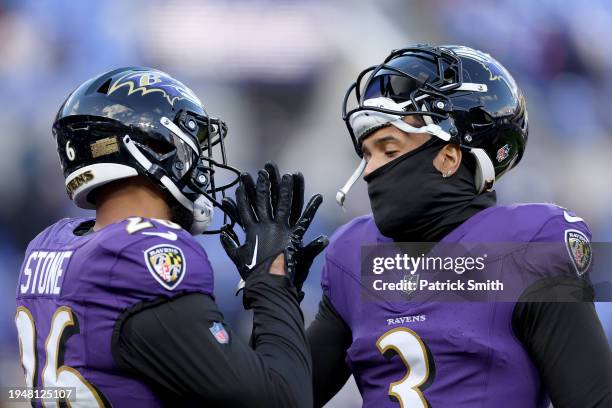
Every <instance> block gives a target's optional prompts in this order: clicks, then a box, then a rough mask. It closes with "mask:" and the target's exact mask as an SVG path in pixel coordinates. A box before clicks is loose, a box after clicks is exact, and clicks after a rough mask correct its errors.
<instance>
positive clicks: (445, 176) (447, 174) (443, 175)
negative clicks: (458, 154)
mask: <svg viewBox="0 0 612 408" xmlns="http://www.w3.org/2000/svg"><path fill="white" fill-rule="evenodd" d="M450 175H451V172H450V171H445V172H443V173H442V178H447V177H449V176H450Z"/></svg>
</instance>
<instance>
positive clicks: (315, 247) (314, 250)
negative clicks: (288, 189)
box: [228, 162, 329, 302]
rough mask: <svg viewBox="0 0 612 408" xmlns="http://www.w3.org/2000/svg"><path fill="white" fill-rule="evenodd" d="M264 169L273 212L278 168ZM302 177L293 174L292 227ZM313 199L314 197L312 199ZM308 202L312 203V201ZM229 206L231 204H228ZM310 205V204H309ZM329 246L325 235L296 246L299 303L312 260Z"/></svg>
mask: <svg viewBox="0 0 612 408" xmlns="http://www.w3.org/2000/svg"><path fill="white" fill-rule="evenodd" d="M264 169H265V170H266V172H267V173H268V176H269V177H270V186H271V189H270V193H271V196H272V203H273V205H272V211H273V212H275V211H276V208H275V206H274V203H277V202H278V196H279V191H278V185H279V183H278V180H280V172H279V171H278V166H277V165H276V163H274V162H267V163H266V164H265V167H264ZM304 185H305V183H304V176H303V175H302V173H299V172H298V173H293V200H292V202H291V214H290V215H289V224H290V225H294V224H295V223H296V222H297V220H298V219H299V217H300V215H301V214H302V206H303V205H304ZM313 198H314V197H313ZM313 198H311V199H310V201H311V202H312V199H313ZM228 204H230V205H231V203H228ZM308 205H310V202H309V204H308ZM327 244H329V239H328V238H327V236H325V235H319V236H318V237H316V238H315V239H313V240H312V241H311V242H310V243H308V244H307V245H306V246H304V243H303V242H302V241H300V242H299V245H297V247H296V248H295V249H296V253H295V275H294V278H293V284H294V285H295V288H296V289H297V291H298V294H299V300H300V302H301V301H302V299H303V298H304V292H303V291H302V286H303V285H304V282H305V281H306V278H307V277H308V273H309V272H310V267H311V266H312V263H313V261H314V259H315V258H316V257H317V255H319V254H320V253H321V252H322V251H323V250H324V249H325V247H326V246H327Z"/></svg>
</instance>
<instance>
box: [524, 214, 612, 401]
mask: <svg viewBox="0 0 612 408" xmlns="http://www.w3.org/2000/svg"><path fill="white" fill-rule="evenodd" d="M590 239H591V233H590V231H589V229H588V227H587V225H586V224H585V223H584V221H583V220H582V219H580V218H578V217H576V216H575V215H572V214H569V213H568V212H567V211H565V210H563V209H560V210H559V214H557V215H555V216H553V217H551V218H550V219H548V220H547V221H546V222H545V223H544V224H543V225H542V227H541V228H539V230H538V231H537V233H536V234H535V235H534V236H533V239H532V240H531V243H530V245H529V247H528V249H527V251H526V252H525V256H524V266H525V267H526V268H527V269H528V271H526V272H527V274H530V275H531V276H534V277H536V278H537V279H535V280H532V281H531V282H530V285H528V286H527V287H526V289H525V290H524V291H523V293H522V295H521V297H520V298H519V302H518V303H517V304H516V306H515V309H514V312H513V317H512V324H513V328H514V332H515V334H516V336H517V338H518V339H519V340H520V341H521V343H522V344H523V345H524V346H525V348H526V349H527V351H528V352H529V354H530V355H531V357H532V359H533V361H534V363H535V365H536V366H537V367H538V370H539V372H540V375H541V376H542V380H543V383H544V384H545V386H546V390H547V392H548V394H549V396H550V398H551V400H552V403H553V405H554V406H555V407H557V406H559V407H604V406H605V407H608V406H612V354H611V352H610V348H609V346H608V342H607V340H606V337H605V334H604V332H603V329H602V326H601V323H600V321H599V319H598V317H597V314H596V313H595V309H594V305H593V303H592V300H593V289H592V287H591V284H590V280H589V267H590V264H591V257H592V253H591V245H590Z"/></svg>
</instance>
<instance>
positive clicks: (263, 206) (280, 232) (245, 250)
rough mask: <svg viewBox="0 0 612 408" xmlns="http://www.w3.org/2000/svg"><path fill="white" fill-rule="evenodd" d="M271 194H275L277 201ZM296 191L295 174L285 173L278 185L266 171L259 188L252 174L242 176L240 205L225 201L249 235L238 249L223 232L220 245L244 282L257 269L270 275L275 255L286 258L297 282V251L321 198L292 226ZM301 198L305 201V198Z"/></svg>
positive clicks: (238, 193) (288, 271) (238, 192)
mask: <svg viewBox="0 0 612 408" xmlns="http://www.w3.org/2000/svg"><path fill="white" fill-rule="evenodd" d="M272 184H274V185H272ZM272 191H275V193H274V194H275V199H274V200H273V198H272ZM293 191H294V188H293V176H292V175H289V174H285V175H284V176H283V177H282V179H281V181H280V183H279V182H278V178H274V180H273V181H272V180H271V179H270V177H269V174H268V173H267V172H266V171H260V172H259V174H258V179H257V186H255V183H254V182H253V179H252V178H251V176H250V175H248V174H243V175H241V177H240V186H239V187H238V189H237V190H236V200H237V202H236V203H233V202H231V201H230V200H225V201H224V207H226V209H227V210H228V211H234V214H237V218H239V220H240V223H241V224H242V226H243V228H244V230H245V232H246V240H245V243H244V244H243V245H242V246H238V243H237V242H236V240H235V239H233V238H232V237H231V236H230V235H228V234H227V233H223V234H222V235H221V244H222V245H223V247H224V249H225V251H226V252H227V254H228V256H229V257H230V258H231V259H232V261H233V262H234V263H235V264H236V266H237V268H238V271H239V272H240V276H241V277H242V278H243V279H244V280H245V281H247V280H248V278H249V276H251V275H252V274H253V273H254V272H255V271H256V270H259V269H264V270H265V272H266V273H267V272H268V270H269V268H270V265H271V264H272V262H273V261H274V259H275V258H276V256H277V255H278V254H280V253H281V252H282V253H284V256H285V267H286V271H285V272H286V275H287V277H288V278H289V279H290V280H291V281H292V282H295V277H296V276H297V273H296V268H295V265H296V252H297V248H299V247H300V245H301V242H302V238H303V236H304V233H305V232H306V230H307V229H308V227H309V226H310V223H311V222H312V219H313V217H314V215H315V213H316V211H317V209H318V207H319V205H320V204H321V201H322V197H321V195H319V194H318V195H315V196H313V197H312V198H311V200H310V202H309V203H308V205H307V207H306V210H305V211H304V212H303V213H302V214H301V216H300V217H299V218H298V219H297V221H295V222H293V223H291V222H290V221H289V219H290V216H291V213H292V202H293ZM298 199H299V198H298ZM301 199H302V202H303V197H302V198H301ZM273 203H274V205H273ZM227 207H233V209H229V208H227ZM273 208H274V210H273Z"/></svg>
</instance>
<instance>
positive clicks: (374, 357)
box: [321, 204, 591, 408]
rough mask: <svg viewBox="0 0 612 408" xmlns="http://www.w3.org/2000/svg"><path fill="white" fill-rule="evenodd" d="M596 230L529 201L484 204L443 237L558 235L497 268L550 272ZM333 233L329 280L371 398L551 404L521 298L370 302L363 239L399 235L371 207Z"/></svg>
mask: <svg viewBox="0 0 612 408" xmlns="http://www.w3.org/2000/svg"><path fill="white" fill-rule="evenodd" d="M572 233H574V234H575V235H576V237H573V238H572V237H571V236H570V237H569V238H568V235H567V234H572ZM590 238H591V234H590V231H589V230H588V227H587V226H586V224H585V223H584V221H583V220H582V219H580V218H578V217H576V216H575V215H571V214H569V213H568V212H567V211H566V210H564V209H563V208H561V207H557V206H554V205H548V204H523V205H512V206H498V207H492V208H489V209H486V210H484V211H481V212H480V213H478V214H476V215H474V216H473V217H471V218H470V219H468V220H467V221H466V222H464V223H463V224H462V225H460V226H459V227H457V228H456V229H455V230H453V231H452V232H451V233H450V234H449V235H447V236H446V237H445V238H444V239H443V240H442V241H441V242H443V243H449V244H450V243H483V242H485V243H487V242H489V243H539V242H542V243H544V242H553V243H555V242H558V243H560V245H558V246H553V247H552V248H558V251H557V249H555V250H554V251H548V252H546V253H543V254H539V253H537V251H535V250H531V251H530V250H529V245H526V247H527V249H526V250H525V251H523V252H522V254H521V256H510V258H512V259H513V262H514V263H513V264H512V265H511V266H508V263H506V264H504V263H501V262H500V263H499V264H498V265H495V268H494V269H495V271H496V273H498V274H500V275H501V274H505V275H512V274H515V275H520V273H521V268H520V267H518V268H517V262H518V263H520V264H523V263H524V264H525V265H527V264H529V270H532V271H538V272H537V273H539V274H541V277H550V276H555V274H557V273H564V272H563V271H568V270H569V269H570V267H572V268H573V266H572V265H571V262H572V260H571V259H570V256H569V253H568V251H569V250H568V249H567V247H566V245H565V244H566V242H570V243H572V242H573V243H580V241H581V240H582V241H584V240H590ZM572 240H573V241H572ZM330 241H331V242H330V245H329V247H328V248H327V250H326V256H325V265H324V269H323V273H322V278H321V283H322V287H323V291H324V293H325V294H326V295H327V296H328V297H329V299H330V300H331V302H332V304H333V306H334V308H335V309H336V310H337V311H338V313H339V314H340V316H341V317H342V318H343V320H344V321H345V322H346V323H347V325H348V326H349V327H350V328H351V331H352V338H353V342H352V345H351V346H350V347H349V349H348V352H347V364H348V366H349V368H350V369H351V372H352V374H353V375H354V377H355V380H356V383H357V386H358V388H359V390H360V392H361V394H362V397H363V406H364V407H376V408H383V407H400V406H403V407H411V408H413V407H427V406H429V407H433V408H437V407H453V408H462V407H495V408H504V407H526V408H527V407H548V397H547V395H546V391H545V389H544V387H543V384H542V382H541V379H540V376H539V373H538V371H537V369H536V367H535V365H534V364H533V362H532V361H531V359H530V357H529V355H528V353H527V351H526V350H525V348H524V347H523V345H522V344H521V343H520V342H519V341H518V339H517V338H516V336H515V334H514V332H513V329H512V312H513V310H514V306H515V303H516V302H515V301H504V302H499V301H498V302H467V301H464V302H440V301H429V302H408V301H406V302H386V301H384V300H381V301H367V300H364V298H363V296H362V293H363V292H362V290H363V286H362V283H363V282H362V276H361V272H360V271H361V265H360V262H361V257H360V253H361V247H362V246H363V245H377V244H383V243H389V242H391V240H390V239H389V238H386V237H384V236H382V235H381V233H380V232H379V231H378V229H377V228H376V225H375V223H374V220H373V218H372V216H371V215H369V216H363V217H359V218H356V219H354V220H353V221H351V222H350V223H348V224H346V225H344V226H342V227H341V228H339V229H338V230H337V231H336V233H335V234H334V235H333V236H332V238H331V240H330ZM587 245H588V242H587ZM498 248H499V247H498ZM523 281H524V282H523ZM523 281H522V280H521V277H520V276H517V277H516V279H515V282H514V283H515V284H517V282H518V284H521V283H524V288H527V287H528V285H529V284H531V283H533V282H534V279H533V277H531V278H529V279H524V280H523ZM515 300H516V299H515Z"/></svg>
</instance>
